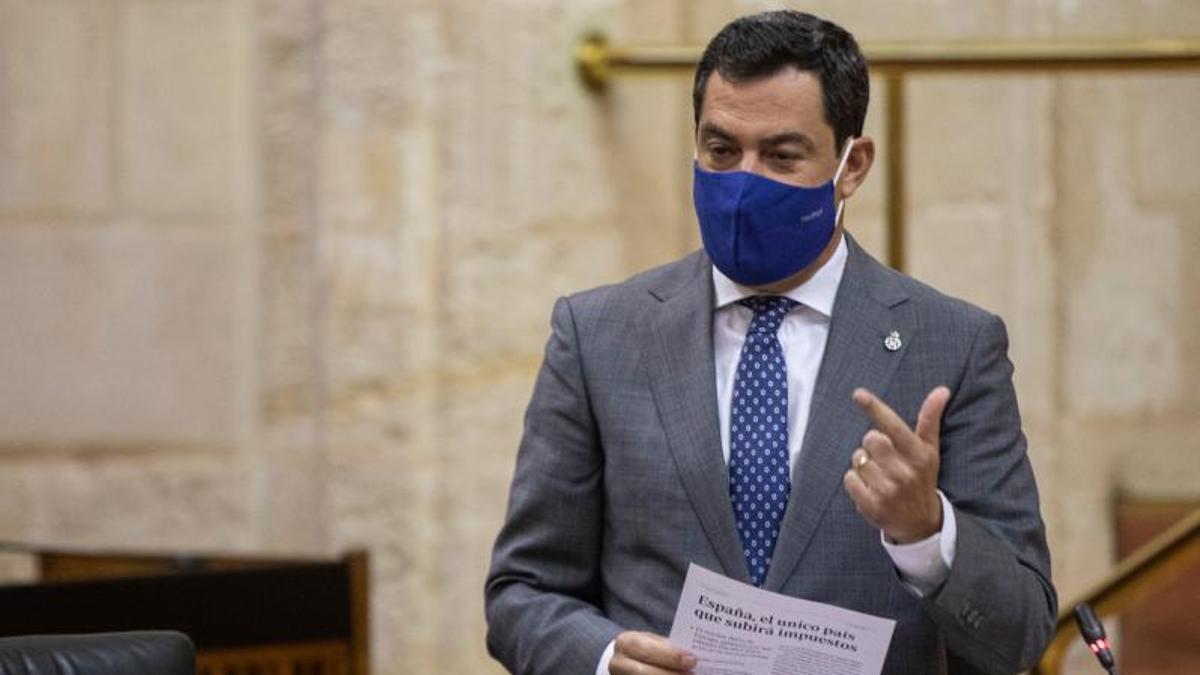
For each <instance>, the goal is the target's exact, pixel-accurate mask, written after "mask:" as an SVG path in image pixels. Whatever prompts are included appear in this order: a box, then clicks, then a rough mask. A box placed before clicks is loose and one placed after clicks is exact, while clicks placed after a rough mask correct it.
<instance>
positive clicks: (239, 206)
mask: <svg viewBox="0 0 1200 675" xmlns="http://www.w3.org/2000/svg"><path fill="white" fill-rule="evenodd" d="M778 4H779V3H771V2H732V1H724V0H702V1H699V2H697V1H695V0H656V1H654V2H638V1H636V0H576V1H573V2H565V1H553V0H521V1H519V2H518V1H517V0H509V1H502V0H491V1H489V2H476V1H475V0H443V1H441V2H438V1H436V0H392V1H384V0H355V1H354V2H332V1H325V0H205V1H203V2H200V1H197V0H100V1H97V2H85V1H83V0H37V1H34V0H0V538H2V539H12V540H20V541H26V542H32V543H37V544H50V545H70V546H83V547H134V548H149V549H172V550H174V549H179V550H221V551H227V550H233V551H274V552H298V553H312V554H328V553H334V552H337V551H341V550H344V549H346V548H351V547H364V546H365V547H367V548H369V549H370V550H371V553H372V556H373V557H372V561H373V565H374V568H373V578H372V583H373V587H374V591H375V592H374V595H373V598H372V618H373V624H372V625H373V638H374V649H373V652H374V660H375V664H376V666H377V668H376V671H377V672H380V673H401V672H411V671H416V672H446V673H485V672H496V670H497V669H496V667H495V666H494V665H492V664H490V662H489V661H488V658H487V656H486V653H485V650H484V647H483V641H482V634H483V620H482V606H481V588H482V580H483V575H484V570H485V567H486V563H487V557H488V553H489V550H490V545H491V540H492V538H493V537H494V535H495V532H496V530H497V528H498V526H499V523H500V519H501V517H502V511H503V505H504V502H505V498H506V494H507V483H508V478H509V475H510V472H511V469H512V462H513V456H514V451H515V445H516V440H517V437H518V432H519V429H520V418H521V412H522V410H523V408H524V404H525V401H526V399H527V397H528V395H529V391H530V387H531V384H532V377H533V374H534V371H535V369H536V367H537V364H538V362H539V359H540V355H541V349H542V345H543V342H544V340H545V336H546V333H547V318H548V315H549V309H550V306H551V303H552V301H553V299H554V298H555V297H556V296H558V295H561V294H563V293H567V292H570V291H572V290H577V289H581V288H584V287H587V286H591V285H595V284H599V283H604V282H608V281H614V280H618V279H620V278H623V277H624V276H627V275H628V274H630V273H632V272H634V271H636V270H639V269H643V268H645V267H647V266H650V265H653V264H657V263H659V262H664V261H667V260H669V259H671V258H673V257H675V256H677V255H679V254H681V253H683V252H685V251H687V250H690V249H691V248H693V247H695V246H696V245H697V236H696V233H695V226H694V223H693V220H692V216H691V214H690V206H689V203H690V196H689V194H690V192H689V191H690V182H689V161H690V157H691V140H690V131H691V130H690V124H691V122H690V115H691V112H690V107H689V105H690V103H689V101H690V97H689V90H690V83H689V82H688V80H687V78H686V77H675V78H672V77H664V78H637V77H631V78H628V79H622V80H620V81H618V82H617V83H615V85H614V86H613V87H612V88H611V89H610V91H609V92H608V93H607V94H605V95H602V96H597V95H594V94H591V93H589V92H587V91H586V90H585V89H584V88H583V87H581V86H580V84H579V82H578V80H577V78H576V74H575V72H574V69H573V64H572V62H571V59H570V54H571V50H572V47H573V45H574V43H575V40H576V39H577V38H578V37H579V36H580V35H581V34H583V33H584V32H586V31H588V30H593V29H598V30H602V31H604V32H606V33H607V34H608V35H609V36H610V37H611V38H612V39H613V40H615V41H620V42H640V43H650V42H657V43H691V44H700V43H703V41H705V40H706V39H707V38H708V37H709V36H711V35H712V33H713V32H715V31H716V30H717V29H718V28H719V27H720V26H721V25H722V24H723V23H724V22H725V21H727V20H728V19H729V18H731V17H732V16H734V15H736V14H739V13H743V12H748V11H753V10H757V9H760V8H766V7H774V6H778ZM804 7H805V8H806V9H809V10H811V11H814V12H817V13H823V14H826V15H828V16H830V17H831V18H834V19H835V20H838V21H840V22H842V23H844V24H845V25H846V26H848V27H850V28H851V29H852V30H854V31H855V32H856V34H857V35H858V36H859V38H860V40H862V41H864V42H871V41H881V40H920V39H939V40H940V39H1003V38H1036V39H1060V38H1061V39H1068V38H1102V39H1124V38H1134V37H1150V36H1164V35H1188V34H1189V33H1188V31H1190V36H1191V37H1196V33H1197V32H1200V28H1197V27H1198V26H1200V7H1198V6H1197V5H1196V3H1194V2H1191V1H1190V0H1163V1H1161V2H1156V3H1153V4H1148V3H1125V2H1119V1H1117V0H1111V1H1109V0H1102V1H1098V2H1092V3H1086V5H1085V3H1080V2H1078V1H1077V0H1058V1H1057V2H1034V1H1033V0H1010V1H1001V0H989V1H986V2H975V3H950V2H944V1H939V0H921V1H917V2H909V3H890V2H878V1H876V2H868V1H866V0H862V1H855V2H846V1H845V0H842V1H839V2H834V1H833V0H827V1H819V2H810V3H805V4H804ZM876 84H881V83H876ZM910 87H911V88H910V92H909V114H910V118H911V120H912V127H911V129H910V132H909V133H910V137H909V147H910V153H911V155H910V158H909V164H908V167H907V169H908V171H909V182H910V186H911V195H910V204H911V211H910V215H911V221H912V230H911V232H910V234H909V237H910V238H909V242H908V244H909V250H910V251H911V265H910V267H911V271H912V272H913V273H914V274H915V275H916V276H918V277H920V278H923V279H925V280H927V281H930V282H932V283H934V284H935V285H938V286H940V287H941V288H943V289H944V290H947V291H949V292H951V293H955V294H958V295H961V296H964V297H966V298H968V299H971V300H973V301H975V302H977V303H980V304H982V305H983V306H985V307H987V308H989V309H992V310H994V311H996V312H998V313H1000V314H1001V315H1002V316H1004V317H1005V318H1006V320H1007V321H1008V325H1009V329H1010V334H1011V338H1012V356H1013V360H1014V361H1015V362H1016V365H1017V378H1018V380H1017V382H1018V388H1019V390H1020V394H1021V400H1022V404H1023V412H1024V414H1025V418H1026V423H1027V427H1028V433H1029V435H1030V438H1031V448H1032V449H1031V453H1032V455H1033V458H1034V461H1035V465H1036V468H1037V471H1038V477H1039V480H1040V483H1041V487H1042V492H1043V500H1044V511H1045V516H1046V519H1047V522H1048V525H1049V528H1050V535H1051V543H1052V548H1053V553H1054V565H1055V567H1054V570H1055V574H1056V580H1057V582H1058V584H1059V589H1060V591H1061V594H1062V595H1063V597H1064V598H1069V597H1071V596H1072V595H1073V594H1074V593H1077V592H1078V591H1080V590H1081V589H1082V588H1083V587H1085V586H1086V585H1087V584H1089V583H1090V582H1092V581H1094V580H1095V579H1096V578H1098V577H1099V576H1100V575H1102V574H1103V573H1104V572H1105V570H1106V569H1107V567H1108V565H1109V561H1110V560H1111V555H1112V554H1111V551H1112V548H1113V546H1112V535H1111V530H1110V526H1109V518H1110V511H1109V502H1110V500H1111V499H1112V495H1113V493H1114V490H1122V491H1126V492H1130V493H1134V494H1137V495H1144V496H1190V497H1195V496H1196V495H1197V492H1200V464H1197V463H1196V462H1195V461H1193V460H1192V457H1193V455H1194V452H1195V447H1196V446H1195V443H1196V441H1195V440H1194V439H1195V438H1200V414H1198V413H1200V394H1198V393H1197V392H1196V389H1195V387H1191V386H1189V384H1190V383H1192V382H1194V381H1196V379H1197V378H1200V357H1198V356H1197V354H1200V350H1198V349H1196V348H1195V347H1197V346H1200V321H1198V320H1197V319H1196V318H1195V313H1194V312H1191V311H1189V310H1190V309H1191V308H1195V307H1197V306H1200V272H1197V271H1196V269H1195V265H1192V264H1190V263H1192V261H1193V259H1194V258H1195V257H1196V256H1197V254H1200V227H1198V225H1200V222H1198V216H1197V215H1196V214H1197V213H1200V189H1197V188H1198V187H1200V184H1198V183H1197V179H1196V178H1195V176H1194V175H1193V173H1192V172H1191V171H1190V168H1191V164H1192V160H1193V158H1194V157H1196V156H1200V135H1197V134H1195V133H1191V129H1190V123H1191V122H1192V121H1193V118H1194V117H1195V114H1194V111H1195V110H1197V109H1200V75H1197V74H1194V73H1193V74H1187V73H1174V74H1164V75H1136V76H1133V75H1115V76H1114V75H1072V76H1068V77H1054V76H1049V75H1045V76H1020V77H1017V76H999V75H996V76H986V77H976V76H942V75H922V76H919V77H918V78H916V79H914V80H913V81H912V84H911V85H910ZM885 97H886V90H885V88H884V87H882V86H877V87H876V88H875V102H874V106H873V110H872V115H871V118H870V120H869V121H868V127H869V133H872V134H873V135H876V136H877V137H878V136H879V129H880V126H881V125H880V121H879V115H880V113H881V112H882V103H883V101H884V98H885ZM876 171H877V173H876V175H875V176H873V178H872V181H871V183H870V184H869V186H868V188H867V189H866V191H865V192H863V193H860V195H859V196H857V197H856V198H855V200H854V203H853V204H851V205H850V207H849V210H848V220H849V223H850V228H851V229H852V230H853V231H854V232H855V234H856V236H858V238H859V240H860V241H862V242H864V243H865V244H866V245H867V247H868V248H870V249H873V250H875V251H881V250H882V247H883V242H884V236H883V226H882V205H883V196H882V189H881V188H882V183H883V178H884V175H883V170H882V163H880V164H879V165H877V169H876ZM0 572H2V573H4V574H6V575H7V576H9V577H19V576H22V575H26V574H28V568H27V566H24V565H22V564H21V563H19V562H16V563H12V564H9V563H7V562H4V561H0Z"/></svg>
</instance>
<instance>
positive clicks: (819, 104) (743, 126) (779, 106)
mask: <svg viewBox="0 0 1200 675" xmlns="http://www.w3.org/2000/svg"><path fill="white" fill-rule="evenodd" d="M713 128H716V129H719V130H720V131H722V132H723V133H725V134H728V135H741V134H753V135H755V136H756V137H766V136H776V135H781V134H788V133H802V134H804V135H806V136H809V137H811V138H812V139H813V140H814V141H821V140H822V139H823V138H824V137H825V136H829V138H830V139H832V135H833V129H832V128H830V127H829V125H828V123H827V122H826V121H825V113H824V101H823V98H822V91H821V81H820V79H819V78H817V77H816V76H815V75H814V74H813V73H810V72H807V71H803V70H799V69H797V68H791V67H789V68H784V69H782V70H779V71H776V72H775V73H773V74H771V75H767V76H764V77H759V78H754V79H752V80H745V81H737V82H733V81H730V80H727V79H725V78H724V77H723V76H721V74H720V73H717V72H714V73H713V74H712V75H711V76H710V77H709V81H708V83H707V86H706V87H705V93H704V101H703V106H702V108H701V111H700V126H699V131H701V132H702V133H703V132H704V131H705V130H706V129H713Z"/></svg>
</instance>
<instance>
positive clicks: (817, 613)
mask: <svg viewBox="0 0 1200 675" xmlns="http://www.w3.org/2000/svg"><path fill="white" fill-rule="evenodd" d="M895 627H896V622H895V621H892V620H890V619H881V618H879V617H874V616H871V615H869V614H862V613H860V612H853V611H850V610H847V609H842V608H840V607H834V606H832V605H825V604H822V603H819V602H810V601H808V600H801V599H799V598H792V597H789V596H785V595H780V594H778V593H772V592H770V591H764V590H762V589H760V588H755V587H754V586H751V585H749V584H743V583H741V582H740V581H735V580H733V579H729V578H726V577H723V576H721V575H719V574H716V573H714V572H710V571H708V570H706V569H704V568H703V567H698V566H697V565H694V564H693V565H691V566H690V567H688V575H687V579H686V580H685V581H684V584H683V592H682V593H681V594H680V598H679V605H678V607H676V609H675V622H674V623H673V624H672V626H671V637H670V640H671V644H673V645H675V646H676V647H678V648H681V649H685V650H688V651H689V652H691V653H693V654H695V655H696V658H697V663H696V666H695V668H693V671H692V672H694V673H696V675H780V674H783V673H787V674H788V675H851V674H853V675H879V673H880V672H881V671H882V670H883V660H884V657H886V656H887V650H888V645H889V644H890V643H891V640H892V631H893V630H894V629H895ZM613 672H614V673H615V672H617V671H615V670H614V671H613Z"/></svg>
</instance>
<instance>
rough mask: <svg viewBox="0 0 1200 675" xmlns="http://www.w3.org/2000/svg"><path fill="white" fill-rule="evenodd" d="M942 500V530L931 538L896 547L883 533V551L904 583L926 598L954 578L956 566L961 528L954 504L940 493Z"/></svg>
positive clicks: (881, 536) (881, 537)
mask: <svg viewBox="0 0 1200 675" xmlns="http://www.w3.org/2000/svg"><path fill="white" fill-rule="evenodd" d="M938 498H939V499H941V500H942V529H941V530H940V531H938V532H934V533H933V534H932V535H930V536H929V537H927V538H925V539H922V540H921V541H917V542H913V543H911V544H893V543H891V542H889V541H888V540H887V537H885V536H883V532H882V531H880V533H879V538H880V540H881V541H882V542H883V548H884V550H885V551H887V554H888V556H890V557H891V559H892V564H894V565H895V566H896V570H897V571H899V572H900V580H901V581H902V582H904V585H905V586H907V587H908V589H909V590H911V591H912V592H913V593H916V594H917V596H919V597H925V596H926V595H928V594H929V593H932V592H933V591H934V590H936V589H937V587H938V586H940V585H942V582H943V581H945V580H946V577H947V576H948V575H949V574H950V568H951V567H952V566H953V565H954V544H955V542H956V541H957V539H958V525H957V524H956V523H955V521H954V509H953V508H952V507H951V506H950V500H948V499H946V495H944V494H942V491H941V490H938Z"/></svg>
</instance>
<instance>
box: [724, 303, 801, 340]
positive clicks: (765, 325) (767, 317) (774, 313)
mask: <svg viewBox="0 0 1200 675" xmlns="http://www.w3.org/2000/svg"><path fill="white" fill-rule="evenodd" d="M738 302H739V303H741V304H742V305H744V306H746V307H749V308H750V309H751V310H752V311H753V312H754V319H753V320H752V321H751V322H750V332H751V333H755V332H757V333H770V334H772V335H774V334H775V333H776V332H777V331H778V330H779V326H780V324H782V323H783V317H785V316H787V313H788V312H790V311H792V308H793V307H795V306H796V305H797V304H799V303H797V302H796V301H795V300H792V299H791V298H785V297H783V296H781V295H755V296H752V297H749V298H744V299H742V300H739V301H738Z"/></svg>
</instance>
